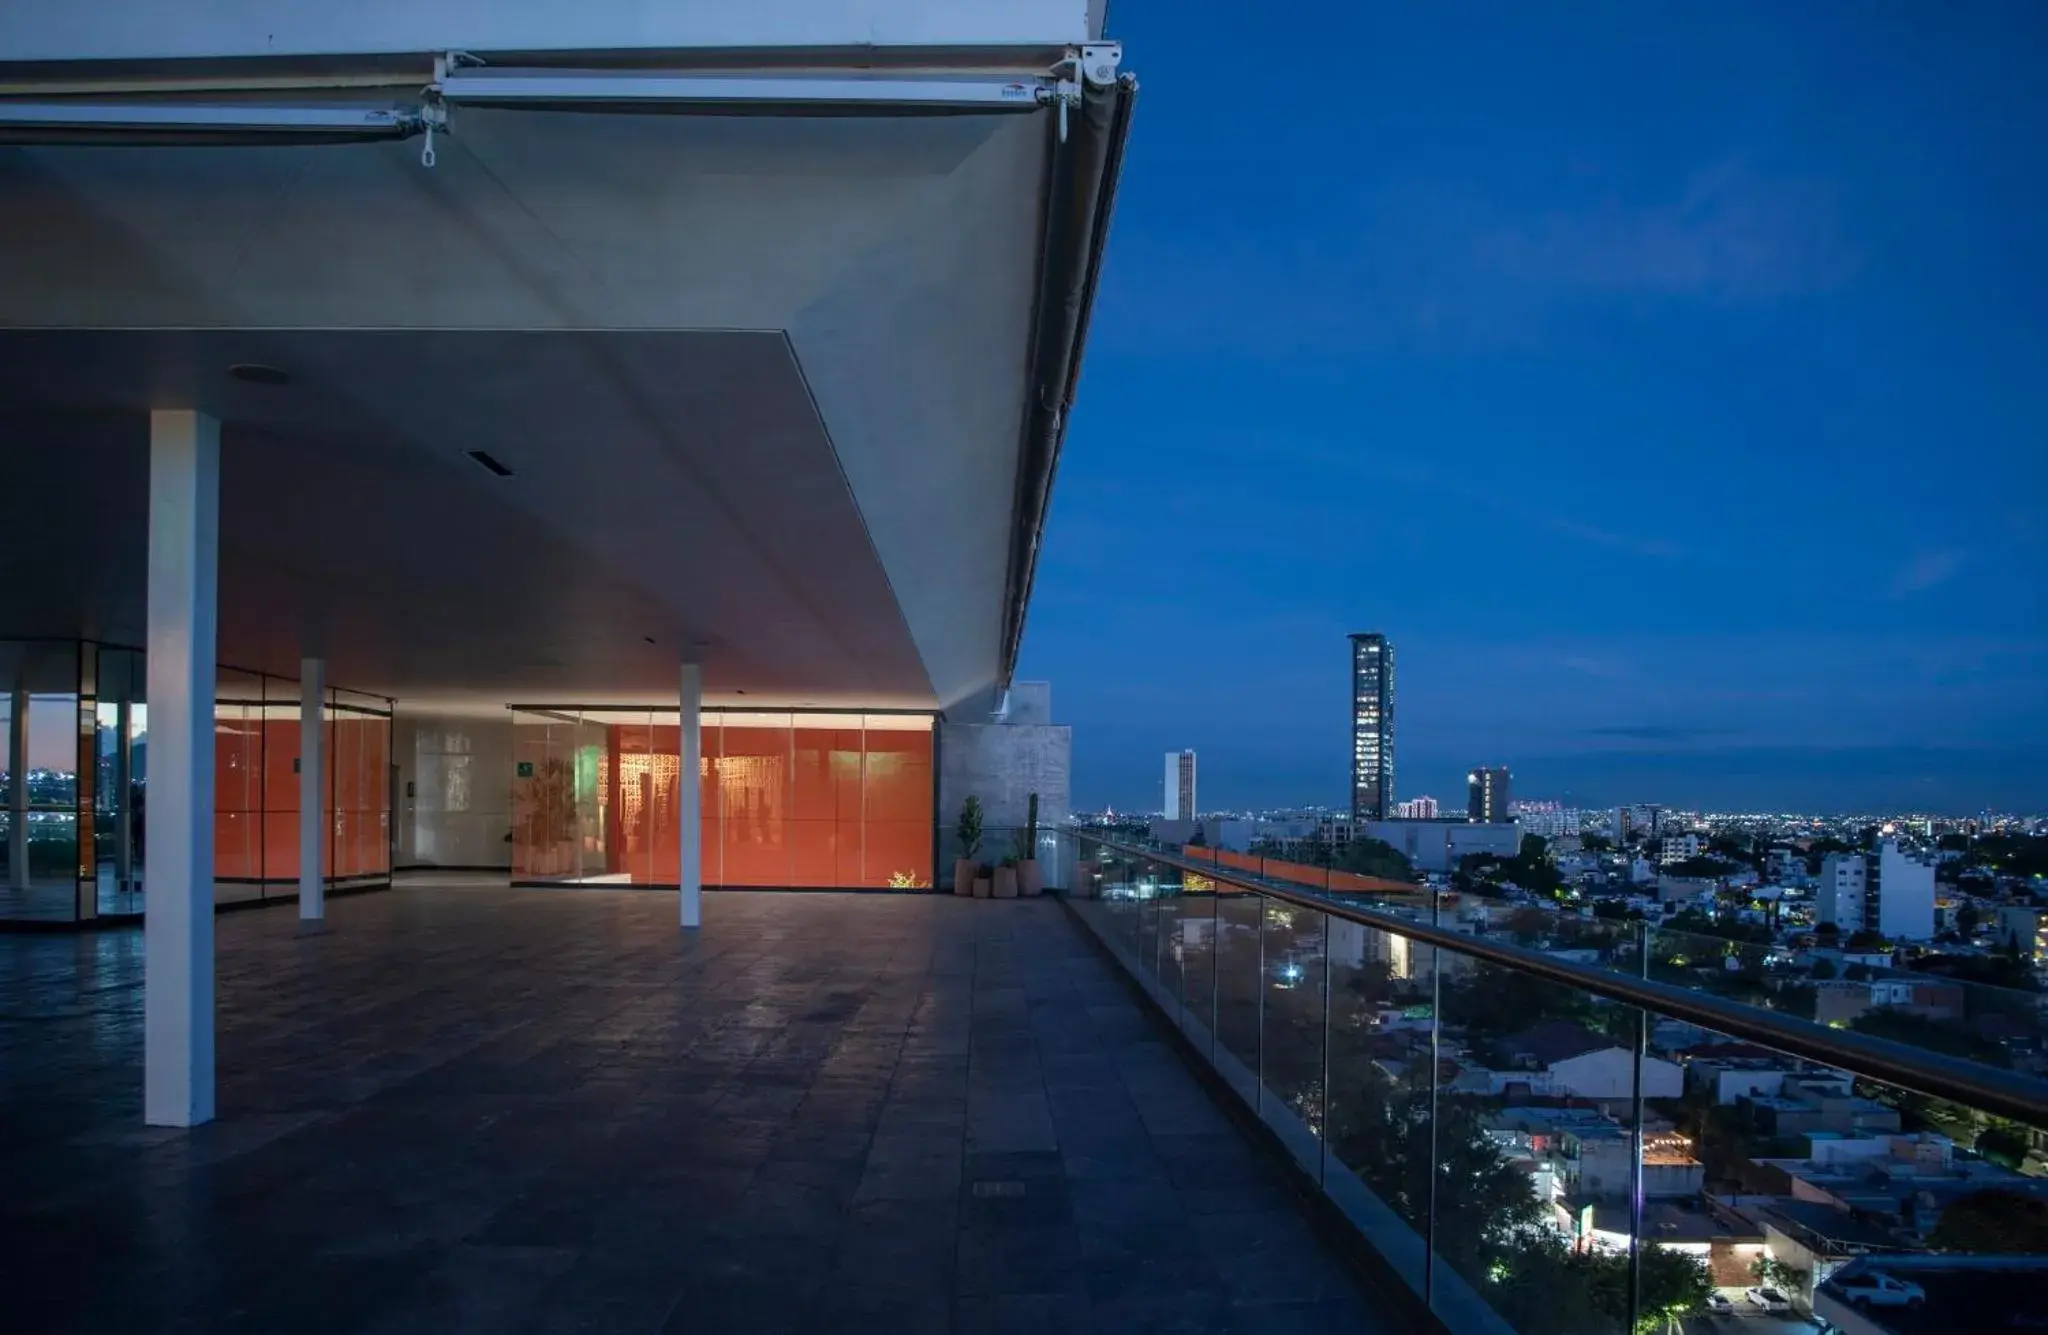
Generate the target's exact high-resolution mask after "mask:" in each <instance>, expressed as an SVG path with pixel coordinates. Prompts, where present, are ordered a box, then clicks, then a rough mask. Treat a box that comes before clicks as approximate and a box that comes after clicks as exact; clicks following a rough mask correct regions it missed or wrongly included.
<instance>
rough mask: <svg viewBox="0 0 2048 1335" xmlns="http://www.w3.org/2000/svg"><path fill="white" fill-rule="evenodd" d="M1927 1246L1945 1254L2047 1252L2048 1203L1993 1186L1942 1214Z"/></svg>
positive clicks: (1969, 1196) (1966, 1197)
mask: <svg viewBox="0 0 2048 1335" xmlns="http://www.w3.org/2000/svg"><path fill="white" fill-rule="evenodd" d="M1927 1245H1928V1246H1930V1247H1932V1248H1934V1249H1935V1250H1936V1251H1943V1252H2004V1253H2011V1252H2023V1253H2026V1254H2028V1255H2035V1256H2038V1255H2040V1254H2042V1253H2044V1252H2048V1200H2043V1199H2042V1198H2041V1197H2039V1196H2034V1195H2030V1194H2028V1193H2026V1192H2023V1191H2012V1190H2009V1189H2007V1188H2003V1187H1991V1188H1987V1189H1986V1190H1984V1191H1973V1192H1971V1193H1970V1194H1969V1195H1967V1196H1964V1197H1962V1198H1960V1199H1959V1200H1957V1201H1956V1202H1955V1203H1953V1204H1952V1205H1950V1206H1949V1207H1948V1209H1946V1210H1943V1211H1942V1212H1941V1221H1940V1222H1939V1223H1937V1224H1936V1225H1935V1226H1934V1231H1933V1232H1932V1233H1929V1234H1928V1235H1927Z"/></svg>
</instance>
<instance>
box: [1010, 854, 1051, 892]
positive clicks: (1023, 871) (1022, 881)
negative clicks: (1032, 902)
mask: <svg viewBox="0 0 2048 1335" xmlns="http://www.w3.org/2000/svg"><path fill="white" fill-rule="evenodd" d="M1017 893H1018V894H1020V895H1023V896H1025V897H1026V898H1029V897H1030V896H1032V895H1042V894H1044V893H1045V873H1043V872H1041V871H1040V870H1039V869H1038V859H1037V858H1025V859H1024V860H1023V861H1022V862H1019V863H1018V864H1017Z"/></svg>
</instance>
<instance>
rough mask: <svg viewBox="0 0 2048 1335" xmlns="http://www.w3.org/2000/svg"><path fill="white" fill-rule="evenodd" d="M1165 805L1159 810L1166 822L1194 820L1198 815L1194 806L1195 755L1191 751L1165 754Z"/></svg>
mask: <svg viewBox="0 0 2048 1335" xmlns="http://www.w3.org/2000/svg"><path fill="white" fill-rule="evenodd" d="M1164 787H1165V790H1166V805H1165V806H1163V807H1161V808H1160V812H1161V814H1163V815H1164V816H1165V817H1166V819H1168V820H1194V819H1195V817H1196V815H1197V814H1198V809H1197V808H1196V806H1195V753H1194V752H1193V751H1168V752H1167V753H1166V779H1165V784H1164Z"/></svg>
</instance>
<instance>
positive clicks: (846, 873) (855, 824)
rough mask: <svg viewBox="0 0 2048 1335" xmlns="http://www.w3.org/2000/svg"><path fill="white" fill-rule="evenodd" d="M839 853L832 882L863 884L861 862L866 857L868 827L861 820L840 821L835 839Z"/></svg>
mask: <svg viewBox="0 0 2048 1335" xmlns="http://www.w3.org/2000/svg"><path fill="white" fill-rule="evenodd" d="M834 851H835V853H836V854H837V856H836V858H835V866H834V868H833V874H832V884H834V885H837V886H856V885H860V884H862V883H863V882H862V880H861V864H862V862H863V860H864V859H865V857H866V851H867V829H866V827H864V826H863V825H862V824H861V823H860V821H859V820H857V819H856V820H843V821H840V822H838V825H837V834H836V836H835V840H834Z"/></svg>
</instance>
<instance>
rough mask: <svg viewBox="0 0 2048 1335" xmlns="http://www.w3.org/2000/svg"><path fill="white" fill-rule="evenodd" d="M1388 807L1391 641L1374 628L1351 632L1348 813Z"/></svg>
mask: <svg viewBox="0 0 2048 1335" xmlns="http://www.w3.org/2000/svg"><path fill="white" fill-rule="evenodd" d="M1393 807H1394V646H1393V644H1392V643H1390V642H1389V641H1388V639H1387V637H1386V636H1384V635H1382V634H1380V633H1378V632H1377V631H1372V632H1366V633H1362V634H1358V635H1353V636H1352V637H1351V819H1352V820H1353V821H1354V822H1356V821H1365V820H1385V819H1386V818H1387V816H1388V815H1389V814H1390V813H1391V812H1392V810H1393Z"/></svg>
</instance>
